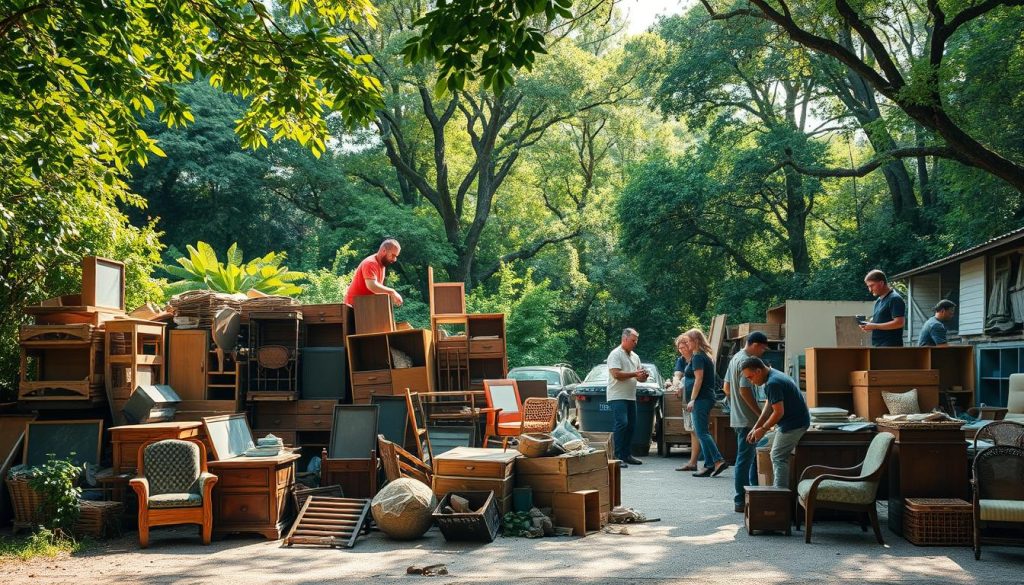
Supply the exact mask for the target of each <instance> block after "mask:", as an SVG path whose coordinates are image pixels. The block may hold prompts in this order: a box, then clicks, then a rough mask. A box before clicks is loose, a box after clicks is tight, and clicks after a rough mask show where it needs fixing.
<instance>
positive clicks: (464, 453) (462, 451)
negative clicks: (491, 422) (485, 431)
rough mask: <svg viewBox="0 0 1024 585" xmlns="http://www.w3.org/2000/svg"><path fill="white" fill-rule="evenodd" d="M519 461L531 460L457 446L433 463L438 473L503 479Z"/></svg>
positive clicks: (512, 453) (494, 451) (510, 451)
mask: <svg viewBox="0 0 1024 585" xmlns="http://www.w3.org/2000/svg"><path fill="white" fill-rule="evenodd" d="M539 459H549V458H547V457H544V458H538V460H539ZM517 461H529V460H528V459H525V458H522V457H520V456H519V452H518V451H513V450H509V451H503V450H501V449H482V448H477V447H456V448H454V449H451V450H450V451H446V452H445V453H442V454H441V455H438V456H437V457H435V458H434V462H433V465H434V473H436V474H438V475H450V476H461V477H485V478H492V479H493V478H499V479H503V478H506V477H509V476H511V475H512V472H513V471H514V470H515V469H516V462H517ZM602 465H604V463H603V462H602Z"/></svg>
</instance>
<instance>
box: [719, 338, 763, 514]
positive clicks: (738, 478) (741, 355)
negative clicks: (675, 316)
mask: <svg viewBox="0 0 1024 585" xmlns="http://www.w3.org/2000/svg"><path fill="white" fill-rule="evenodd" d="M767 350H768V336H767V335H765V334H764V333H763V332H761V331H754V332H752V333H751V334H750V335H748V336H747V344H746V346H745V347H744V348H743V349H741V350H739V351H738V352H736V354H735V355H734V356H732V359H730V360H729V368H728V369H727V370H726V371H725V383H724V384H723V385H722V390H723V391H724V392H725V394H726V395H727V396H728V397H729V426H731V427H732V428H733V430H734V431H736V469H735V470H734V471H733V486H734V487H735V489H736V494H735V496H734V497H733V504H734V508H735V510H736V511H737V512H743V499H744V493H745V492H744V489H743V488H744V487H746V486H748V485H757V466H756V465H754V460H755V459H756V457H757V445H755V444H753V443H748V442H747V435H749V434H750V431H751V429H753V428H754V423H755V422H757V418H758V416H759V415H760V413H761V408H760V407H759V406H758V404H757V397H756V396H754V385H753V384H751V383H750V380H748V379H746V378H744V377H743V374H742V372H741V371H740V365H741V364H742V363H743V362H744V361H746V360H747V359H749V358H752V357H755V358H759V357H761V356H763V355H764V352H765V351H767Z"/></svg>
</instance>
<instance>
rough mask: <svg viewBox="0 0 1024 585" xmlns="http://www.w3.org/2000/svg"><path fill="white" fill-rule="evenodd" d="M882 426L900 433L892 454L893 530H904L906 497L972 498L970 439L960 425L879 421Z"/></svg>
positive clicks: (887, 431)
mask: <svg viewBox="0 0 1024 585" xmlns="http://www.w3.org/2000/svg"><path fill="white" fill-rule="evenodd" d="M878 430H879V432H885V433H890V434H892V435H894V436H895V437H896V442H895V445H894V446H893V452H892V455H891V456H890V457H889V481H888V487H889V494H888V496H889V530H892V531H893V532H895V533H896V534H900V535H902V534H903V500H904V499H906V498H959V499H962V500H969V499H970V497H969V494H968V487H969V482H968V474H967V468H968V465H967V443H966V442H965V441H964V433H963V430H961V428H960V426H959V425H945V426H943V427H938V426H935V425H929V424H927V423H925V424H922V425H921V426H920V427H914V426H907V425H887V424H885V423H878Z"/></svg>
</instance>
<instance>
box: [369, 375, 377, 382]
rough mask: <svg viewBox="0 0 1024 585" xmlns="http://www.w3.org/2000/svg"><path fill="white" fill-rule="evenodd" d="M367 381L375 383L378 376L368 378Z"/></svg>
mask: <svg viewBox="0 0 1024 585" xmlns="http://www.w3.org/2000/svg"><path fill="white" fill-rule="evenodd" d="M366 379H367V380H370V381H373V380H376V379H377V376H367V378H366Z"/></svg>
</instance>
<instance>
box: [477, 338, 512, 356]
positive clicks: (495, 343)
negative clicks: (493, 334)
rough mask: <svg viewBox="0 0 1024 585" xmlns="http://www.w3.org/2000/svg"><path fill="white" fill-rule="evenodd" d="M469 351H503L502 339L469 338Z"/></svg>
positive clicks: (503, 341) (503, 342) (503, 343)
mask: <svg viewBox="0 0 1024 585" xmlns="http://www.w3.org/2000/svg"><path fill="white" fill-rule="evenodd" d="M469 353H471V354H479V353H499V354H500V353H505V340H504V339H470V340H469Z"/></svg>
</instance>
